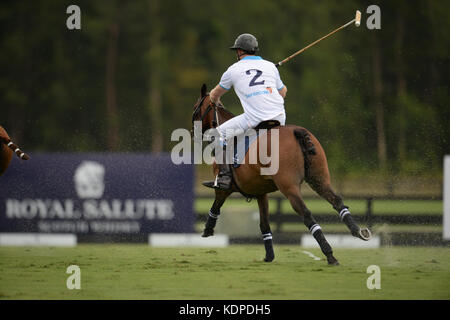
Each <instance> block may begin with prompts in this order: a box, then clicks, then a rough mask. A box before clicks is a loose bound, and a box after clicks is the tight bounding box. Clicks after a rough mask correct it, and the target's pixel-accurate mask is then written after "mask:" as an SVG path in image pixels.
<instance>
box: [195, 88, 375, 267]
mask: <svg viewBox="0 0 450 320" xmlns="http://www.w3.org/2000/svg"><path fill="white" fill-rule="evenodd" d="M232 117H234V115H233V114H232V113H231V112H229V111H228V110H226V109H225V107H224V106H223V105H221V104H220V105H218V106H216V105H214V104H212V103H211V101H210V98H209V94H208V93H207V89H206V85H205V84H204V85H203V86H202V88H201V95H200V98H199V100H198V101H197V103H196V104H195V105H194V112H193V115H192V125H193V126H194V121H201V122H202V133H204V132H205V131H206V130H208V129H210V128H214V127H216V126H217V123H223V122H225V121H227V120H229V119H231V118H232ZM273 130H278V131H279V132H278V134H279V140H278V147H279V159H278V161H279V166H278V167H279V169H278V171H277V172H276V173H275V174H273V175H261V174H260V169H261V168H262V167H264V165H263V164H261V161H258V162H257V163H256V164H255V163H254V164H252V163H250V161H249V157H250V154H252V153H254V154H255V152H257V151H256V150H257V148H258V146H259V145H260V144H261V143H266V142H267V141H270V136H271V132H272V131H273ZM266 146H268V151H267V154H268V156H269V155H270V154H271V151H270V143H268V144H266ZM265 166H267V165H265ZM218 170H219V169H218V166H217V165H216V164H215V163H214V164H213V171H214V175H215V176H216V175H217V173H218ZM232 173H233V188H232V189H231V190H228V191H223V190H219V189H215V200H214V203H213V205H212V207H211V209H210V212H209V216H208V219H207V222H206V224H205V229H204V231H203V235H202V236H203V237H208V236H212V235H213V234H214V227H215V225H216V222H217V219H218V217H219V214H220V208H221V207H222V205H223V203H224V202H225V200H226V199H227V197H228V196H229V195H230V194H232V193H233V192H240V193H242V194H243V195H244V196H246V197H251V198H256V199H257V201H258V206H259V215H260V230H261V233H262V237H263V240H264V245H265V249H266V257H265V259H264V261H266V262H270V261H272V260H273V259H274V257H275V255H274V251H273V244H272V232H271V230H270V225H269V206H268V195H267V194H268V193H270V192H274V191H276V190H280V191H281V193H282V194H283V195H284V196H286V198H287V199H288V200H289V201H290V203H291V206H292V208H293V209H294V210H295V211H296V212H297V213H298V214H299V215H300V216H301V217H302V218H303V222H304V224H305V225H306V227H307V228H308V229H309V231H310V232H311V234H312V235H313V236H314V238H315V239H316V241H317V242H318V243H319V246H320V248H321V250H322V252H323V253H324V255H325V256H326V257H327V261H328V264H330V265H338V264H339V263H338V261H337V260H336V258H335V257H334V256H333V251H332V248H331V246H330V245H329V243H328V242H327V240H326V239H325V236H324V235H323V232H322V230H321V228H320V226H319V224H318V223H316V221H315V220H314V218H313V217H312V215H311V212H310V211H309V209H308V208H307V207H306V205H305V202H304V201H303V199H302V195H301V192H300V185H301V183H302V182H303V181H306V182H307V183H308V184H309V185H310V186H311V188H312V189H313V190H314V191H316V192H317V193H318V194H319V195H320V196H321V197H323V198H324V199H326V200H327V201H328V202H329V203H330V204H331V205H332V206H333V208H334V209H335V210H336V211H337V212H338V213H339V216H340V218H341V220H342V221H343V222H344V223H345V224H346V225H347V227H348V228H349V230H350V232H351V234H352V235H353V236H355V237H358V238H360V239H362V240H365V241H367V240H369V239H370V238H371V232H370V230H369V229H366V228H364V229H361V228H360V227H359V226H358V225H357V224H356V223H355V221H354V220H353V219H352V217H351V215H350V211H349V210H348V207H347V206H345V205H344V203H343V201H342V198H341V197H340V196H338V195H337V194H336V193H335V192H334V191H333V189H332V187H331V184H330V173H329V171H328V164H327V158H326V156H325V152H324V150H323V148H322V146H321V145H320V143H319V141H318V140H317V138H316V137H315V136H314V135H313V134H312V133H311V132H309V131H308V130H306V129H305V128H302V127H299V126H295V125H286V126H278V127H275V128H272V129H271V130H269V131H267V133H266V134H264V133H263V134H260V135H259V137H258V139H257V142H256V141H255V142H254V143H253V144H252V145H251V146H250V148H249V151H248V153H247V154H246V156H245V161H244V163H243V164H241V165H240V166H239V167H238V168H232Z"/></svg>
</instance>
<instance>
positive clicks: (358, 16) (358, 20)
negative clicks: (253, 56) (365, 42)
mask: <svg viewBox="0 0 450 320" xmlns="http://www.w3.org/2000/svg"><path fill="white" fill-rule="evenodd" d="M352 23H355V25H356V26H357V27H359V26H360V24H361V11H359V10H356V15H355V18H354V19H352V20H351V21H349V22H347V23H346V24H344V25H343V26H340V27H339V28H337V29H336V30H333V31H331V32H330V33H329V34H327V35H326V36H323V37H322V38H320V39H318V40H316V41H314V42H313V43H311V44H309V45H307V46H306V47H304V48H303V49H300V50H298V51H297V52H295V53H294V54H291V55H290V56H289V57H287V58H286V59H284V60H282V61H280V62H278V63H277V64H276V65H275V66H276V67H277V68H278V67H279V66H281V65H282V64H284V63H286V62H288V61H289V60H291V59H292V58H294V57H295V56H297V55H299V54H300V53H302V52H303V51H305V50H306V49H308V48H311V47H312V46H313V45H315V44H316V43H318V42H320V41H322V40H323V39H326V38H328V37H329V36H331V35H332V34H335V33H336V32H338V31H339V30H342V29H344V28H345V27H347V26H349V25H351V24H352Z"/></svg>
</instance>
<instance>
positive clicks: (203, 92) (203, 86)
mask: <svg viewBox="0 0 450 320" xmlns="http://www.w3.org/2000/svg"><path fill="white" fill-rule="evenodd" d="M204 96H206V84H203V85H202V89H201V97H202V98H203V97H204Z"/></svg>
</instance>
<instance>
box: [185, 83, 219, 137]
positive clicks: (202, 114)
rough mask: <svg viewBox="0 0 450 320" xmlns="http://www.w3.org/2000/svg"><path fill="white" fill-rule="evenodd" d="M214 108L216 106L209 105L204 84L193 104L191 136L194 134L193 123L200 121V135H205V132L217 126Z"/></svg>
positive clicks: (209, 100)
mask: <svg viewBox="0 0 450 320" xmlns="http://www.w3.org/2000/svg"><path fill="white" fill-rule="evenodd" d="M215 108H216V106H214V105H213V104H211V99H210V97H209V93H208V92H207V90H206V84H203V85H202V88H201V91H200V98H198V100H197V102H196V103H195V105H194V111H193V113H192V130H191V133H192V134H194V132H195V130H194V121H201V124H202V134H203V133H205V131H206V130H208V129H211V128H215V127H216V126H217V119H216V117H217V115H216V110H215Z"/></svg>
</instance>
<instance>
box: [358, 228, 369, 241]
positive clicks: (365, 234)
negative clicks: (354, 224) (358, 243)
mask: <svg viewBox="0 0 450 320" xmlns="http://www.w3.org/2000/svg"><path fill="white" fill-rule="evenodd" d="M358 238H360V239H362V240H364V241H369V240H370V239H372V232H370V230H369V229H367V228H362V229H359V232H358Z"/></svg>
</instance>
